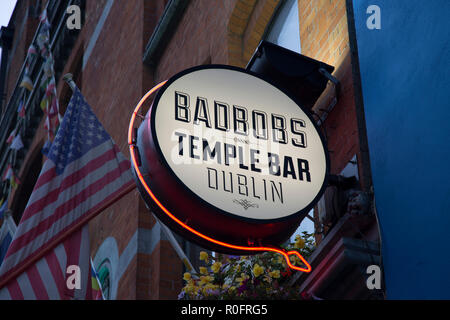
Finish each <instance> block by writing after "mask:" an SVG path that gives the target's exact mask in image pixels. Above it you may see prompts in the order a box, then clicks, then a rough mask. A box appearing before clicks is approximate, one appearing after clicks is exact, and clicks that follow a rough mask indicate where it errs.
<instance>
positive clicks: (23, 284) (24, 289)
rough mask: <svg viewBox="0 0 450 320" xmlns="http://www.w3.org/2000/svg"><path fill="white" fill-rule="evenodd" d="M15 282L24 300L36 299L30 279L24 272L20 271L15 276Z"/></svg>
mask: <svg viewBox="0 0 450 320" xmlns="http://www.w3.org/2000/svg"><path fill="white" fill-rule="evenodd" d="M17 284H18V286H19V290H20V291H21V293H22V295H23V297H24V299H26V300H36V295H35V294H34V291H33V287H32V286H31V283H30V279H28V276H27V274H26V273H22V274H21V275H20V276H19V277H18V278H17Z"/></svg>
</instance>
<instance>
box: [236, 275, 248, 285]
mask: <svg viewBox="0 0 450 320" xmlns="http://www.w3.org/2000/svg"><path fill="white" fill-rule="evenodd" d="M248 278H250V277H249V276H248V275H246V274H245V273H241V276H240V277H239V278H236V282H237V283H239V284H240V285H242V283H243V282H244V281H245V280H247V279H248Z"/></svg>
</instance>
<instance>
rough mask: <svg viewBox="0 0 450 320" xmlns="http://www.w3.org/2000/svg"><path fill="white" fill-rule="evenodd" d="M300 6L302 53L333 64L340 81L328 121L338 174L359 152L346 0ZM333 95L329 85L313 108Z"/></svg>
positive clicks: (332, 157)
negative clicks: (336, 99)
mask: <svg viewBox="0 0 450 320" xmlns="http://www.w3.org/2000/svg"><path fill="white" fill-rule="evenodd" d="M298 5H299V22H300V41H301V48H302V54H304V55H307V56H309V57H311V58H314V59H317V60H320V61H323V62H325V63H328V64H330V65H332V66H334V67H335V71H334V73H333V75H334V76H335V77H336V78H337V79H338V80H339V81H340V83H341V92H340V95H339V97H338V103H337V104H336V106H335V107H334V109H333V110H332V111H331V113H330V114H329V115H328V117H327V120H326V122H325V132H326V136H327V139H328V148H329V151H330V160H331V161H330V162H331V173H333V174H337V173H339V172H340V171H341V170H342V169H343V168H344V167H345V166H346V164H347V163H348V161H350V160H351V158H352V157H353V155H354V154H355V153H356V154H358V152H359V141H358V124H357V121H356V111H355V103H354V95H353V76H352V68H351V59H350V54H349V37H348V30H347V16H346V9H345V0H336V1H329V0H320V1H310V0H299V1H298ZM333 96H334V90H333V88H332V86H331V85H329V87H328V88H327V90H326V91H325V92H324V94H323V96H322V97H321V99H319V101H318V103H317V104H316V106H315V107H314V110H315V111H316V112H320V111H319V110H320V109H326V108H327V107H328V105H329V104H330V102H331V99H332V97H333Z"/></svg>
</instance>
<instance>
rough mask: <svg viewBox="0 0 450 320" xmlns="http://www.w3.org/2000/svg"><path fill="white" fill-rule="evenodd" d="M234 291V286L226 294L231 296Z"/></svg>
mask: <svg viewBox="0 0 450 320" xmlns="http://www.w3.org/2000/svg"><path fill="white" fill-rule="evenodd" d="M234 291H236V287H235V286H231V287H230V288H229V289H228V293H229V294H232V293H233V292H234Z"/></svg>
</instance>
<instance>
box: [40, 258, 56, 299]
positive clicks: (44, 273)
mask: <svg viewBox="0 0 450 320" xmlns="http://www.w3.org/2000/svg"><path fill="white" fill-rule="evenodd" d="M36 268H37V270H38V272H39V274H40V275H41V278H42V279H47V281H44V282H43V283H44V286H45V290H46V291H47V294H48V298H49V299H50V300H59V299H60V295H59V291H58V287H57V285H56V283H57V282H56V281H55V279H54V278H53V275H52V273H51V271H50V267H49V265H48V263H47V260H46V259H45V258H44V259H41V260H39V261H38V262H37V263H36ZM48 279H51V281H48Z"/></svg>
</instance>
